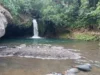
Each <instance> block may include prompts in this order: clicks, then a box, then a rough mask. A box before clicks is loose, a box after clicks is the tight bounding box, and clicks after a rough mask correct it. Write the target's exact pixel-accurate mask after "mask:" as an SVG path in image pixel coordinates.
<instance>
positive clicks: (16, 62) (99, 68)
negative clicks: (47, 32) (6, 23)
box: [0, 38, 100, 75]
mask: <svg viewBox="0 0 100 75" xmlns="http://www.w3.org/2000/svg"><path fill="white" fill-rule="evenodd" d="M21 44H26V46H34V47H37V48H38V47H43V48H44V47H45V48H47V49H48V48H49V47H50V48H49V49H51V48H52V47H53V49H54V48H56V49H57V50H58V49H62V48H64V49H66V50H68V49H69V50H71V51H72V52H75V53H80V54H81V57H82V58H79V59H64V60H63V59H61V60H58V59H49V60H46V59H44V60H43V59H36V58H23V57H22V58H20V57H17V56H13V57H0V75H45V74H47V73H50V72H63V71H65V70H67V69H69V68H71V66H73V65H76V64H81V63H91V64H92V65H93V70H92V71H91V72H89V73H85V74H84V73H80V74H79V75H99V74H100V56H99V55H100V49H99V42H95V41H78V40H66V39H29V38H24V39H23V38H18V39H0V46H7V47H8V48H11V47H14V46H20V45H21ZM34 47H33V48H34ZM0 50H1V49H0ZM4 50H5V49H4ZM19 50H21V49H19Z"/></svg>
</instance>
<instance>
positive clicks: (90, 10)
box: [0, 0, 100, 40]
mask: <svg viewBox="0 0 100 75" xmlns="http://www.w3.org/2000/svg"><path fill="white" fill-rule="evenodd" d="M0 3H1V4H3V5H4V6H5V7H6V8H8V9H9V10H10V11H11V13H12V15H13V17H14V23H16V24H17V25H21V24H22V23H23V25H25V26H27V27H29V26H31V23H30V20H32V18H36V19H37V20H38V21H39V22H41V24H40V23H39V24H40V25H43V26H40V27H41V28H40V30H41V31H40V32H42V33H41V34H44V33H46V32H47V30H45V29H44V28H42V27H45V28H48V27H49V28H51V29H52V30H53V33H51V34H54V35H55V33H56V34H57V33H58V34H61V33H63V32H66V30H70V31H72V30H73V29H76V30H77V29H87V30H96V31H98V30H100V0H0ZM23 16H24V17H23ZM27 22H28V23H27ZM46 22H48V23H46ZM51 24H53V25H51ZM42 29H43V31H42ZM51 29H48V32H47V33H49V34H50V32H52V31H51ZM44 35H46V34H44ZM44 35H43V36H44ZM77 37H80V36H77ZM83 38H84V37H83ZM86 38H89V37H88V36H86ZM93 38H94V37H93ZM89 39H92V38H89ZM87 40H88V39H87Z"/></svg>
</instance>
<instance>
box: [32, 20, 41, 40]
mask: <svg viewBox="0 0 100 75" xmlns="http://www.w3.org/2000/svg"><path fill="white" fill-rule="evenodd" d="M32 22H33V33H34V34H33V36H32V38H40V37H39V32H38V24H37V21H36V19H33V20H32Z"/></svg>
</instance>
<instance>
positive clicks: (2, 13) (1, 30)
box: [0, 5, 12, 37]
mask: <svg viewBox="0 0 100 75" xmlns="http://www.w3.org/2000/svg"><path fill="white" fill-rule="evenodd" d="M11 20H12V16H11V14H10V12H9V11H8V10H6V9H5V8H4V7H3V6H1V5H0V37H2V36H3V35H4V34H5V28H6V27H7V24H8V22H9V21H11Z"/></svg>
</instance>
